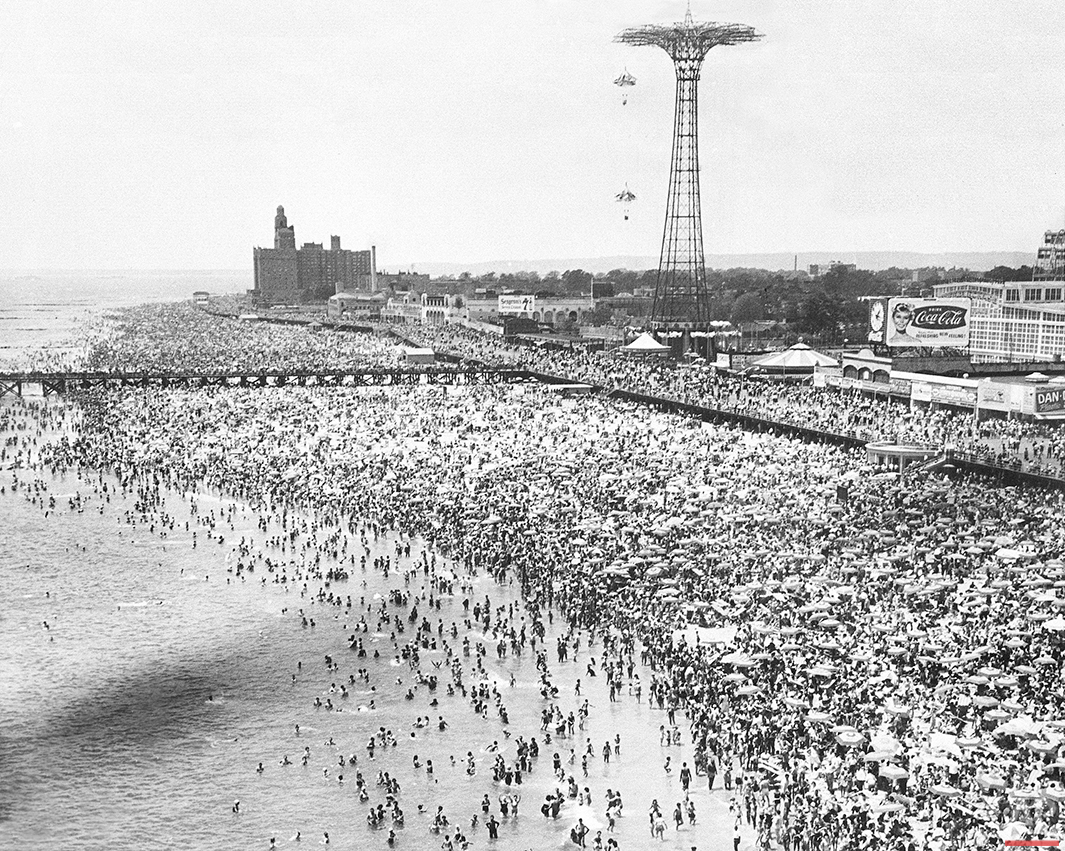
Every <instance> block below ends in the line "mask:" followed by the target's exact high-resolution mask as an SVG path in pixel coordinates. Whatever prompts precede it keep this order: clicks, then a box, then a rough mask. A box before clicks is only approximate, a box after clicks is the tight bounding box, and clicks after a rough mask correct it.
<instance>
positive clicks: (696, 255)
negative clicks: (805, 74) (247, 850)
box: [614, 6, 762, 330]
mask: <svg viewBox="0 0 1065 851" xmlns="http://www.w3.org/2000/svg"><path fill="white" fill-rule="evenodd" d="M761 37H762V36H761V35H760V34H758V33H756V32H755V31H754V30H753V29H752V28H751V27H748V26H744V25H743V24H720V23H696V22H694V21H693V20H692V15H691V7H690V6H689V8H688V12H687V14H686V15H685V16H684V21H683V22H682V23H675V24H664V25H657V24H648V25H647V26H642V27H633V28H631V29H627V30H625V31H624V32H621V33H619V34H618V36H617V37H616V38H615V39H614V40H615V41H618V42H622V43H623V44H631V45H636V46H646V45H653V46H656V47H661V48H662V49H663V50H665V51H666V53H668V54H669V56H670V58H671V59H672V60H673V65H674V67H675V68H676V72H677V101H676V107H675V112H674V117H673V158H672V161H671V163H670V169H669V197H668V198H667V200H666V223H665V228H664V229H663V233H662V254H661V257H660V258H659V261H658V279H657V281H656V283H655V297H654V304H653V306H652V308H651V324H652V326H653V327H654V328H656V329H661V330H692V329H696V328H698V329H705V328H706V327H707V325H708V323H709V321H710V297H709V293H708V291H707V286H706V266H705V265H704V261H703V219H702V208H701V205H700V201H699V72H700V70H701V69H702V64H703V59H704V58H705V57H706V54H707V52H708V51H709V50H710V48H712V47H717V46H718V45H721V44H725V45H728V44H742V43H743V42H748V41H757V40H758V39H760V38H761Z"/></svg>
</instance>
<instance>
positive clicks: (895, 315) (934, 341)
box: [884, 298, 972, 349]
mask: <svg viewBox="0 0 1065 851" xmlns="http://www.w3.org/2000/svg"><path fill="white" fill-rule="evenodd" d="M971 309H972V300H971V299H968V298H937V299H919V298H917V299H914V298H892V299H888V303H887V310H886V311H885V313H886V315H885V316H884V331H885V340H884V341H885V342H886V343H887V344H888V346H890V347H891V348H897V349H901V348H912V347H925V348H941V347H947V348H955V349H964V348H966V347H968V345H969V311H970V310H971Z"/></svg>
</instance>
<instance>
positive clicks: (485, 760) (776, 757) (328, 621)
mask: <svg viewBox="0 0 1065 851" xmlns="http://www.w3.org/2000/svg"><path fill="white" fill-rule="evenodd" d="M176 329H180V333H175V330H176ZM405 330H406V331H407V332H408V336H409V337H411V338H413V339H415V340H416V341H417V342H420V343H423V344H425V345H428V346H431V347H433V348H435V349H437V350H444V351H448V352H450V353H452V354H454V355H457V356H461V357H464V358H468V359H470V360H476V361H480V362H483V363H489V364H504V363H506V364H514V365H522V366H525V367H527V368H535V369H536V370H537V371H540V372H545V373H551V374H554V375H558V376H563V377H566V378H568V379H571V380H574V381H586V382H589V383H594V384H596V385H600V386H604V387H608V388H609V387H625V388H627V389H635V390H640V391H641V392H648V393H653V394H656V395H664V396H670V397H672V398H677V399H683V400H687V401H697V402H705V403H712V404H714V405H717V406H732V407H734V408H735V409H737V410H743V411H747V412H754V413H759V414H761V415H764V416H767V417H768V418H772V419H776V420H779V421H793V422H801V423H804V424H806V425H811V424H813V425H815V426H816V427H820V428H824V429H825V430H826V431H833V432H854V433H857V434H860V435H862V436H864V437H868V438H869V439H870V440H872V439H878V438H881V437H885V436H891V437H895V438H898V439H900V440H907V441H911V442H918V443H942V442H948V441H949V442H952V443H954V444H956V445H959V446H965V447H967V448H968V449H970V451H974V452H975V453H978V454H986V455H987V456H988V457H995V458H1000V459H1002V460H1012V459H1014V458H1019V459H1021V460H1020V461H1019V462H1018V463H1020V462H1027V463H1028V464H1029V465H1033V466H1037V467H1038V468H1039V469H1040V470H1041V471H1045V472H1050V473H1059V474H1060V471H1061V458H1062V451H1061V450H1062V445H1061V438H1060V434H1058V433H1050V432H1044V431H1043V430H1041V429H1040V427H1037V426H1032V425H1025V424H1023V423H1020V422H1018V421H1010V422H1007V421H997V420H989V421H985V422H979V423H978V422H976V421H975V420H973V419H972V418H971V417H968V418H966V415H963V414H946V413H943V412H934V411H929V412H922V411H910V410H908V409H904V408H901V407H892V406H890V405H887V404H885V403H883V402H872V401H869V400H866V399H862V398H860V397H857V396H854V397H852V396H845V395H842V394H835V393H833V394H832V395H827V393H828V391H823V390H814V389H812V388H808V387H786V386H782V385H779V384H771V383H759V382H756V381H749V380H748V381H743V382H739V381H738V380H736V379H731V378H728V377H725V376H717V375H713V374H711V373H710V372H709V371H707V370H705V368H697V369H692V368H682V369H677V368H669V367H665V366H662V365H655V364H647V363H643V362H631V361H619V360H618V359H617V358H616V357H614V358H613V359H610V356H609V355H589V354H585V353H572V352H546V351H542V350H540V349H536V348H533V347H528V346H513V345H511V344H509V343H507V344H504V343H503V342H502V341H501V340H499V339H493V338H490V337H488V336H486V335H482V334H477V333H476V332H472V331H468V330H455V329H425V328H423V329H418V330H416V331H414V332H413V334H412V333H410V329H405ZM397 342H398V341H397V340H396V339H394V338H393V337H392V336H390V334H389V333H388V331H387V329H382V330H380V331H379V332H378V333H375V334H369V333H366V334H350V333H348V334H340V333H335V332H332V331H329V330H327V329H326V330H321V331H310V330H308V329H306V328H299V327H293V328H289V327H278V326H272V325H266V324H262V325H254V326H248V325H241V326H239V329H238V326H237V323H236V322H235V320H232V319H226V318H222V317H214V316H209V315H207V314H204V313H202V312H200V311H197V310H196V309H195V308H193V307H192V306H190V305H173V306H170V305H162V306H153V307H150V308H139V309H134V310H130V311H127V312H125V313H124V314H122V315H121V316H119V317H118V318H117V319H116V321H114V322H113V323H112V324H111V326H110V327H109V328H108V330H107V331H106V332H100V333H99V334H98V336H97V337H96V338H95V339H93V340H92V341H90V345H89V347H88V351H87V354H86V357H85V360H84V361H83V362H82V363H78V364H70V365H71V366H78V367H81V368H85V369H91V370H98V371H123V370H133V369H145V370H148V369H174V370H179V369H181V370H204V371H219V370H222V369H263V368H320V369H330V368H351V367H360V368H363V367H375V366H381V367H390V368H395V367H396V366H397V364H399V361H400V355H399V352H400V350H399V348H398V345H397ZM0 429H2V430H3V432H4V440H5V444H4V446H3V449H2V455H0V467H2V468H3V475H2V480H0V487H2V488H3V492H2V493H0V505H4V504H7V505H8V506H9V507H10V506H14V505H15V504H16V503H17V504H18V505H19V506H20V509H19V510H20V511H21V510H26V511H31V512H32V513H33V516H34V517H35V518H38V519H36V520H34V521H33V522H34V523H40V524H42V526H41V528H48V527H49V523H52V524H55V523H60V522H63V521H60V520H57V519H56V518H57V517H58V516H60V515H64V516H66V515H70V514H81V513H87V514H89V515H92V514H94V513H95V514H96V515H97V516H99V517H102V518H105V519H106V520H107V521H108V522H109V523H110V525H111V527H113V529H112V531H111V532H109V533H108V534H109V535H112V536H113V535H114V534H123V535H125V536H127V539H129V537H128V536H139V537H137V541H138V542H140V544H139V545H144V544H146V543H147V541H149V540H151V541H152V542H153V543H152V546H153V547H166V549H167V556H166V557H165V558H169V557H170V554H171V553H172V551H174V550H177V549H179V548H180V550H181V552H183V553H186V554H187V555H189V556H190V557H194V558H196V559H207V560H213V566H209V567H206V568H205V569H204V570H203V571H202V572H203V574H204V577H203V579H202V580H201V579H200V578H199V573H200V572H201V571H199V570H197V571H196V577H192V576H191V575H187V574H184V573H183V574H182V578H183V579H192V578H195V580H196V588H197V589H200V586H201V585H202V586H203V588H202V589H200V590H198V591H197V592H196V593H197V594H200V595H204V596H203V597H202V600H203V601H204V603H203V604H204V605H210V603H207V602H206V601H207V600H208V599H216V600H224V601H225V606H226V607H240V606H242V605H243V606H252V603H251V602H250V601H251V600H252V599H255V600H256V601H257V602H256V603H255V604H254V605H255V606H260V605H261V606H262V607H263V610H264V611H265V610H267V609H269V610H270V611H271V612H272V613H273V616H276V617H277V618H279V619H280V620H279V623H283V624H284V627H283V628H282V630H283V631H285V630H287V632H285V633H284V635H285V636H287V637H284V638H283V640H282V638H281V637H279V638H278V641H279V642H281V643H282V644H284V643H285V642H289V643H291V642H304V641H313V642H315V645H314V646H315V647H316V648H317V649H318V650H319V654H318V655H317V656H316V657H314V658H312V657H311V656H309V655H304V656H303V657H302V658H299V659H298V660H297V659H287V660H286V661H288V662H291V664H287V665H286V666H284V667H283V668H282V667H280V666H279V667H278V668H277V670H274V671H273V673H272V676H273V680H272V682H273V683H274V685H273V686H272V688H276V689H278V690H280V689H281V688H283V687H284V688H291V689H296V690H297V692H293V697H292V698H291V700H292V705H291V711H289V710H288V709H287V710H286V711H287V712H288V714H287V716H286V717H283V718H278V719H276V723H277V730H276V736H275V738H274V741H275V742H280V741H288V745H287V746H286V745H282V746H277V747H275V748H274V749H273V750H270V749H268V748H265V747H263V748H261V749H260V750H259V751H254V749H250V750H248V752H247V753H243V755H242V756H243V758H245V759H246V763H244V764H240V765H239V766H236V765H234V767H233V773H234V776H237V774H238V773H239V776H240V780H239V781H233V782H231V784H230V786H226V785H225V784H219V782H218V781H217V780H207V781H206V782H207V783H208V785H210V786H212V787H220V788H212V790H211V794H210V797H211V798H212V800H217V801H220V800H222V799H224V800H225V806H224V808H223V807H221V806H214V807H213V808H212V810H211V812H210V815H209V817H208V816H205V818H208V819H209V820H208V823H213V821H214V820H225V824H226V825H227V827H226V830H231V831H234V833H233V834H231V835H232V836H239V837H240V838H241V844H242V847H252V848H254V847H261V848H269V847H275V846H276V847H280V846H282V845H285V846H288V844H289V843H291V842H311V843H316V844H317V843H321V844H329V845H332V846H337V847H344V848H366V847H397V848H419V849H421V848H433V849H435V848H443V849H449V850H450V851H453V849H456V848H467V847H473V848H490V847H500V848H507V849H524V848H528V847H540V846H544V845H546V846H548V847H558V848H574V847H582V848H593V849H597V851H601V849H610V848H620V849H624V851H629V850H630V849H634V848H646V847H659V846H661V847H665V848H679V849H690V848H697V849H699V851H706V849H727V848H733V849H734V850H735V849H740V848H742V849H748V848H750V849H781V848H782V849H786V851H807V850H809V851H813V849H823V848H831V849H847V851H850V849H891V851H895V849H904V850H905V851H910V849H914V850H915V851H916V849H924V848H928V849H937V851H938V849H953V848H962V847H997V845H998V844H999V843H1000V842H1001V841H1002V840H1003V839H1013V838H1025V837H1039V838H1058V837H1060V836H1061V825H1060V819H1059V808H1060V803H1061V801H1062V800H1065V787H1063V785H1062V771H1063V770H1065V758H1062V756H1061V753H1060V750H1061V748H1062V746H1063V745H1065V712H1063V710H1062V705H1063V701H1062V697H1063V694H1062V682H1061V671H1062V662H1063V648H1062V641H1061V635H1062V633H1063V631H1065V617H1063V615H1062V609H1063V608H1065V594H1063V593H1062V591H1061V590H1060V589H1061V588H1063V587H1065V562H1063V561H1062V558H1063V551H1065V528H1063V527H1065V513H1063V505H1062V497H1061V494H1060V492H1054V491H1045V490H1040V489H1036V488H1021V487H1018V486H1003V485H1001V484H999V483H996V482H993V481H989V480H983V479H979V478H976V477H973V476H967V475H962V474H959V473H958V472H957V471H951V472H950V475H949V476H948V474H947V473H946V472H944V471H942V470H940V471H919V472H916V473H913V474H908V475H907V476H906V477H904V478H900V477H899V476H898V474H897V473H893V472H890V471H886V470H882V469H878V468H876V467H874V466H871V465H870V463H869V462H868V461H867V459H866V457H865V455H864V453H862V452H860V451H855V450H846V449H843V448H840V447H838V446H834V445H831V444H829V443H818V442H800V441H798V440H795V439H791V438H788V437H784V436H780V435H776V434H773V433H753V432H747V431H743V430H742V429H739V428H737V427H732V426H725V425H717V424H711V423H706V422H701V421H698V420H694V419H689V418H684V417H680V416H676V415H672V414H667V413H663V412H660V411H656V410H653V409H650V408H647V407H643V406H640V405H637V404H636V403H633V402H627V401H622V400H619V399H615V398H610V397H609V396H608V395H607V394H592V395H585V396H574V397H564V396H562V395H560V394H558V393H554V392H552V391H551V390H550V389H549V388H547V387H545V386H542V385H539V384H526V385H519V386H458V387H429V386H417V387H407V388H388V389H381V388H299V387H284V388H280V387H277V388H274V387H271V388H256V389H250V388H204V389H196V390H188V389H180V390H160V389H158V388H153V389H149V390H134V389H123V390H99V391H92V392H85V393H77V394H72V395H69V396H66V397H63V398H62V399H60V400H54V399H49V400H47V401H42V400H21V401H12V402H9V403H7V404H6V405H5V407H4V408H3V413H2V419H0ZM1025 453H1028V456H1029V457H1028V458H1024V457H1023V456H1024V454H1025ZM60 494H61V495H62V496H57V495H60ZM11 510H14V509H13V508H12V509H11ZM26 516H27V518H28V517H29V515H28V514H27V515H26ZM26 522H27V523H29V522H30V521H29V520H28V519H27V520H26ZM153 552H154V550H153ZM193 554H194V555H193ZM79 558H80V559H81V560H82V561H83V562H85V563H87V564H94V559H95V558H96V556H95V555H94V553H93V552H90V551H89V550H88V549H86V550H85V551H84V553H83V554H82V555H81V556H80V557H79ZM161 558H162V557H161ZM161 563H165V561H162V562H161ZM204 563H205V564H206V563H207V562H204ZM197 564H198V563H197ZM95 566H96V567H97V568H98V569H100V570H105V569H106V565H105V564H103V563H98V564H96V565H95ZM142 568H143V569H144V570H147V569H148V566H147V565H142ZM185 569H186V568H185V567H184V566H182V568H181V570H182V571H183V572H184V571H185ZM191 573H192V570H191V568H189V574H191ZM188 586H189V587H192V583H191V582H189V583H188ZM204 589H206V590H204ZM49 591H50V589H49ZM252 594H255V595H259V596H256V597H254V598H253V597H252V596H251V595H252ZM49 599H51V598H49ZM242 601H243V602H242ZM35 605H36V604H35ZM39 605H42V606H45V605H52V604H51V603H47V604H45V603H44V602H39ZM55 605H58V603H56V604H55ZM41 620H44V618H42V619H41ZM61 620H62V618H60V621H61ZM53 627H54V624H53V623H50V622H49V623H47V624H46V625H45V626H42V625H40V624H35V625H34V630H35V632H34V635H38V634H39V636H40V640H41V643H40V644H39V645H37V644H35V645H34V647H35V648H36V649H35V650H34V652H41V653H46V652H52V647H53V645H54V644H55V643H56V642H55V641H54V640H53V639H55V638H56V637H58V638H59V639H60V643H62V641H63V640H64V636H63V635H62V634H61V633H56V632H53ZM45 635H48V638H45V637H44V636H45ZM308 636H312V637H311V638H308ZM279 646H280V645H279ZM301 646H302V645H301ZM297 693H298V695H299V698H298V699H297V697H296V695H297ZM312 694H313V695H314V696H313V698H312V697H311V695H312ZM201 697H202V700H201V702H202V701H204V700H206V701H210V702H212V703H213V702H214V700H215V695H214V693H213V692H210V693H209V694H207V695H204V696H201ZM287 699H288V698H286V700H287ZM248 735H249V736H250V735H251V734H250V733H249V734H248ZM238 738H239V737H238ZM137 758H140V757H137ZM269 784H279V785H278V786H270V785H269ZM289 785H293V786H296V785H299V786H301V787H305V788H307V789H308V790H311V791H310V793H309V794H312V795H313V796H315V797H317V798H322V799H323V800H324V799H326V797H328V800H329V801H330V802H333V803H331V806H333V807H334V809H335V810H336V812H337V813H342V816H341V815H338V816H337V817H336V819H337V820H335V821H331V822H330V823H329V825H328V826H325V825H324V824H323V823H313V820H303V819H301V818H300V816H299V813H291V812H290V813H288V814H287V815H286V818H285V819H282V818H281V817H280V816H277V815H276V814H271V819H272V820H259V819H260V818H261V816H260V815H257V812H258V813H260V814H261V813H262V812H264V811H265V810H267V809H268V807H269V806H270V804H269V803H268V798H269V797H270V794H276V790H277V789H280V788H284V787H286V786H289ZM268 789H273V790H274V792H272V793H270V794H268V793H267V790H268ZM9 806H10V807H11V808H12V810H13V811H14V812H16V813H17V812H18V810H19V809H20V807H25V806H26V802H25V801H22V802H20V801H18V800H17V796H16V799H15V800H14V802H13V803H11V804H9ZM3 829H4V828H3V826H2V825H0V831H2V830H3ZM197 847H201V846H200V845H199V844H197ZM203 847H206V846H203Z"/></svg>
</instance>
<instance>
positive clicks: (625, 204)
mask: <svg viewBox="0 0 1065 851" xmlns="http://www.w3.org/2000/svg"><path fill="white" fill-rule="evenodd" d="M614 198H615V200H617V201H618V202H619V203H620V204H621V205H622V210H623V211H624V212H625V221H628V220H629V205H630V204H631V203H632V202H633V201H635V200H636V196H635V195H634V194H633V193H632V192H630V191H629V184H627V183H626V184H625V189H624V190H622V191H621V192H619V193H618V194H617V195H615V196H614Z"/></svg>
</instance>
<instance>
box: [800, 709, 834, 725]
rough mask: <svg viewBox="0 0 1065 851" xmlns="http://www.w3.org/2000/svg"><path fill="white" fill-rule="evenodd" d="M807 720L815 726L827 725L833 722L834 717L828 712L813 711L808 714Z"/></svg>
mask: <svg viewBox="0 0 1065 851" xmlns="http://www.w3.org/2000/svg"><path fill="white" fill-rule="evenodd" d="M806 720H807V721H809V722H811V723H813V724H827V723H828V722H829V721H831V720H832V716H831V715H829V714H828V713H827V712H821V711H819V710H816V709H812V710H810V711H809V712H807V713H806Z"/></svg>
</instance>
